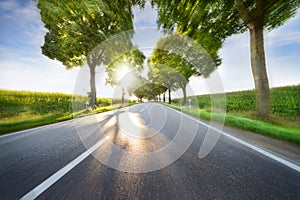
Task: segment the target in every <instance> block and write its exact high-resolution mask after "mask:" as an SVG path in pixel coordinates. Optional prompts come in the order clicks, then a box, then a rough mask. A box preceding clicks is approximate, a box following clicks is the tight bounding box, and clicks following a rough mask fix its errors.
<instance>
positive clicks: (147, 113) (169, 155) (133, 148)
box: [0, 103, 300, 199]
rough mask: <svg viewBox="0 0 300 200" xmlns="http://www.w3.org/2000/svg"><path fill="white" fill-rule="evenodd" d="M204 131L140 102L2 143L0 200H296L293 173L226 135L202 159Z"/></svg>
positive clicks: (299, 191) (299, 190)
mask: <svg viewBox="0 0 300 200" xmlns="http://www.w3.org/2000/svg"><path fill="white" fill-rule="evenodd" d="M195 130H196V133H195V132H194V131H195ZM194 133H195V138H193V137H192V135H193V134H194ZM206 133H207V126H205V125H203V124H201V123H198V122H197V120H192V119H191V118H190V117H187V116H186V115H181V114H180V113H179V112H177V111H174V110H173V109H170V108H167V107H165V106H162V105H160V104H157V103H145V104H139V105H135V106H133V107H130V108H129V109H125V110H120V111H118V112H114V113H112V112H108V113H103V114H99V115H97V116H90V117H85V118H81V119H77V120H71V121H66V122H62V123H58V124H52V125H48V126H44V127H40V128H35V129H31V130H27V131H22V132H18V133H14V134H10V135H7V136H4V137H0V199H20V198H22V197H23V199H32V198H35V197H37V199H300V172H299V171H297V169H295V167H294V169H293V167H290V166H289V165H288V164H283V163H282V162H278V161H277V160H276V159H274V158H273V157H272V154H270V155H265V154H263V153H261V152H259V150H257V149H255V147H254V148H249V146H247V145H245V144H243V143H241V142H239V140H235V139H234V138H231V137H229V136H228V135H226V134H225V135H224V134H222V135H221V136H220V138H219V139H218V141H217V143H216V145H215V146H214V148H213V149H212V151H211V152H210V153H209V154H208V155H207V156H206V157H204V158H202V159H200V158H199V157H198V154H199V149H200V147H201V144H202V143H203V141H204V138H205V135H206ZM229 134H230V133H229ZM177 135H182V137H181V138H180V137H179V138H176V136H177ZM191 138H192V139H193V140H192V143H191V145H190V146H189V147H188V148H187V150H186V151H185V148H184V147H183V146H185V144H188V140H189V139H191ZM172 141H173V142H174V141H175V142H174V143H173V144H172ZM171 144H172V145H173V146H172V148H173V149H171V150H172V151H168V152H163V151H162V152H160V151H159V150H161V149H164V148H165V147H166V146H167V145H170V146H171ZM115 147H117V148H115ZM181 150H183V152H182V154H183V155H180V156H179V157H178V159H175V158H176V156H177V155H176V153H177V152H180V151H181ZM173 151H174V152H173ZM157 152H159V154H158V155H156V157H155V156H153V157H150V158H149V157H146V156H145V155H149V153H150V154H151V153H157ZM275 157H276V155H275ZM172 159H175V160H174V162H171V163H169V165H166V164H168V161H170V160H172ZM164 164H165V165H166V166H164V167H163V168H161V169H160V168H159V166H160V165H161V166H163V165H164ZM298 167H299V166H298ZM296 168H297V166H296ZM151 169H154V170H155V171H151ZM139 170H140V171H139ZM141 171H142V172H143V173H139V172H141Z"/></svg>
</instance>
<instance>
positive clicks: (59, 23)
mask: <svg viewBox="0 0 300 200" xmlns="http://www.w3.org/2000/svg"><path fill="white" fill-rule="evenodd" d="M144 3H145V1H144V0H121V1H108V0H102V1H98V0H89V1H67V0H53V1H48V0H40V1H38V8H39V9H40V14H41V18H42V21H43V22H44V24H45V27H46V28H47V30H48V32H47V33H46V35H45V41H44V45H43V46H42V53H43V54H44V55H46V56H48V57H49V58H51V59H56V60H59V61H60V62H62V63H63V65H65V66H66V67H67V68H68V69H70V68H72V67H75V66H82V65H83V64H84V63H86V62H87V64H88V65H89V68H90V86H91V101H90V106H91V107H95V98H96V86H95V67H96V66H97V65H100V64H101V63H103V62H105V58H106V56H105V53H106V52H105V49H102V50H101V51H92V50H93V49H94V48H95V47H97V45H99V44H100V43H101V42H103V41H105V40H106V39H107V38H109V37H110V36H112V35H114V34H117V33H120V32H123V31H125V30H129V29H132V28H133V24H132V19H133V14H132V9H131V8H132V6H133V5H137V4H138V5H144ZM129 40H130V38H128V40H127V41H129Z"/></svg>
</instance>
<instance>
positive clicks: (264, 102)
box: [38, 0, 300, 118]
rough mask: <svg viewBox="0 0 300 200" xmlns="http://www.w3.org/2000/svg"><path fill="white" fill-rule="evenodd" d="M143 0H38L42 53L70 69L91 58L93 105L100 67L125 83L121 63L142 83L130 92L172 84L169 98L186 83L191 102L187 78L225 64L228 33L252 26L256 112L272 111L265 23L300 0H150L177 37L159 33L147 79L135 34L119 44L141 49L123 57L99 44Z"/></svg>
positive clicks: (158, 90) (278, 20)
mask: <svg viewBox="0 0 300 200" xmlns="http://www.w3.org/2000/svg"><path fill="white" fill-rule="evenodd" d="M144 4H145V0H120V1H109V0H100V1H99V0H89V1H76V2H75V1H67V0H52V1H48V0H39V1H38V8H39V9H40V13H41V18H42V21H43V22H44V24H45V27H46V28H47V30H48V32H47V33H46V35H45V43H44V45H43V46H42V53H43V54H44V55H46V56H48V57H49V58H51V59H57V60H59V61H61V62H62V63H63V64H64V65H65V66H66V67H67V68H68V69H71V68H73V67H75V66H81V65H83V64H84V63H85V62H86V63H87V64H88V66H89V69H90V87H91V93H90V97H91V98H90V106H91V107H92V108H94V107H95V99H96V87H95V68H96V66H103V65H108V67H107V70H106V71H107V72H108V74H109V78H108V80H107V83H109V84H111V85H116V84H119V85H122V84H123V85H124V84H125V83H124V82H123V83H122V81H124V80H125V79H124V78H122V79H123V80H122V79H120V77H117V74H118V73H116V71H122V70H121V69H120V67H124V66H127V68H130V70H131V71H132V73H130V74H131V76H132V77H134V81H135V85H140V87H134V86H132V85H133V84H132V83H131V84H130V83H129V82H128V83H126V84H127V85H126V84H125V85H126V87H127V91H128V93H129V94H135V95H136V96H137V97H138V98H139V99H142V98H148V99H151V98H154V96H157V95H160V94H162V93H165V92H166V90H168V91H169V98H170V96H171V95H170V92H171V90H174V89H176V88H181V89H182V91H183V96H184V100H183V103H185V102H186V85H187V83H188V81H189V78H190V77H191V76H193V75H194V76H200V75H201V76H204V77H208V76H209V75H210V73H211V72H213V71H214V70H215V69H216V67H217V66H219V65H220V64H221V59H220V57H219V56H218V52H219V50H220V48H221V47H222V44H223V43H224V41H225V39H226V38H227V37H229V36H231V35H233V34H238V33H243V32H245V31H247V30H249V33H250V47H251V49H250V52H251V67H252V74H253V77H254V83H255V88H256V91H257V95H256V96H257V101H256V102H257V113H258V115H259V116H260V117H261V118H266V117H268V115H269V113H270V106H271V105H270V97H269V83H268V76H267V73H266V64H265V63H266V62H265V53H264V38H263V30H264V29H267V30H273V29H274V28H276V27H278V26H280V25H282V24H283V23H284V22H285V21H286V20H288V19H289V18H291V17H292V16H294V15H295V13H296V12H297V10H298V8H299V6H300V0H285V1H281V0H218V1H207V0H200V1H194V0H152V4H153V5H155V6H156V7H157V9H158V24H159V27H160V28H164V29H165V30H168V32H169V33H171V34H170V35H171V36H170V37H166V38H163V39H160V40H159V41H158V43H157V45H156V48H155V50H154V51H153V54H152V55H151V57H150V58H149V59H148V66H149V73H148V78H149V80H151V81H147V80H145V79H144V78H143V77H141V75H140V74H139V72H140V71H141V69H142V66H143V63H144V62H145V56H144V55H143V54H142V52H141V51H139V50H138V48H132V47H133V44H132V42H131V39H132V34H129V35H128V36H127V37H126V38H124V39H123V40H122V41H121V43H119V44H118V46H119V48H125V49H136V50H133V51H128V52H127V53H125V54H124V55H122V56H121V57H120V56H119V55H118V53H115V57H114V50H110V49H109V48H98V49H97V48H96V47H97V45H99V44H101V43H102V42H104V41H105V40H107V39H108V38H110V37H111V36H113V35H115V34H118V33H120V32H123V31H126V30H130V29H132V28H133V22H132V21H133V13H132V6H135V5H139V6H140V7H143V6H144ZM183 36H188V37H189V38H192V39H193V41H195V42H196V43H199V44H201V46H202V47H203V48H204V49H205V50H206V52H207V53H208V55H209V56H210V58H212V61H213V62H211V60H210V59H209V58H207V57H205V54H204V53H203V50H202V49H201V48H198V47H197V45H190V42H189V41H187V39H186V38H185V37H183ZM95 48H96V50H93V49H95ZM92 50H93V51H92ZM118 56H119V57H118ZM211 63H214V64H211ZM130 70H128V69H127V71H130ZM127 74H128V73H127ZM137 82H138V83H139V84H136V83H137ZM130 85H131V86H130ZM123 91H124V92H125V87H124V88H123ZM124 92H123V95H122V96H123V97H124ZM170 100H171V99H169V101H170Z"/></svg>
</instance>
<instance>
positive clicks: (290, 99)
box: [173, 85, 300, 122]
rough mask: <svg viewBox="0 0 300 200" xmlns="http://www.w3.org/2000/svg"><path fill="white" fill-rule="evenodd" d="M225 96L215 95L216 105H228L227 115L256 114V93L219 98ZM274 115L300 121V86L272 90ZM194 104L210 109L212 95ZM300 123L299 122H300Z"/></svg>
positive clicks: (246, 92)
mask: <svg viewBox="0 0 300 200" xmlns="http://www.w3.org/2000/svg"><path fill="white" fill-rule="evenodd" d="M222 95H223V94H221V95H220V94H214V95H213V96H214V97H215V98H216V99H217V102H216V104H220V105H226V112H227V113H238V114H243V115H244V114H245V113H248V114H249V113H255V110H256V100H255V91H254V90H246V91H238V92H229V93H226V99H223V98H218V96H222ZM270 96H271V104H272V114H273V116H275V117H278V119H281V118H285V119H288V120H299V119H300V85H296V86H285V87H278V88H271V90H270ZM192 100H193V101H194V102H192V104H194V105H195V104H198V106H199V108H200V109H210V107H211V95H198V96H196V98H192ZM180 101H181V99H175V100H174V101H173V102H174V103H180ZM298 122H299V121H298Z"/></svg>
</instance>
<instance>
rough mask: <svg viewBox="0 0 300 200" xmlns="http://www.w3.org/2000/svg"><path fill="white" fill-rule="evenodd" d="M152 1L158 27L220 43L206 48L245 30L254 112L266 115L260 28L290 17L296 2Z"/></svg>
mask: <svg viewBox="0 0 300 200" xmlns="http://www.w3.org/2000/svg"><path fill="white" fill-rule="evenodd" d="M154 2H156V3H157V5H158V14H159V20H158V21H159V24H160V25H161V26H163V27H166V28H171V29H172V28H174V27H176V28H177V29H178V30H180V31H181V32H182V33H184V34H186V35H189V36H190V37H192V38H194V39H196V40H197V39H198V38H201V37H202V36H204V37H206V38H207V39H209V38H216V39H217V41H219V42H220V43H213V44H212V46H207V47H208V49H211V48H212V49H214V48H215V49H218V47H219V45H220V44H221V43H223V42H224V40H225V38H227V37H229V36H231V35H233V34H237V33H242V32H244V31H246V30H249V32H250V52H251V68H252V74H253V77H254V84H255V88H256V107H257V114H258V116H259V117H261V118H267V117H268V115H269V114H270V111H271V104H270V95H269V81H268V76H267V72H266V62H265V51H264V36H263V30H264V29H267V30H269V31H271V30H273V29H275V28H277V27H278V26H280V25H282V24H283V23H284V22H285V21H286V20H288V19H289V18H291V17H292V16H294V15H295V14H296V12H297V10H298V8H299V5H300V1H299V0H286V1H282V0H218V1H206V0H202V1H192V0H185V1H183V0H174V1H166V0H162V1H154ZM175 5H176V6H175ZM214 46H215V47H214ZM204 47H205V46H204Z"/></svg>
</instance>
